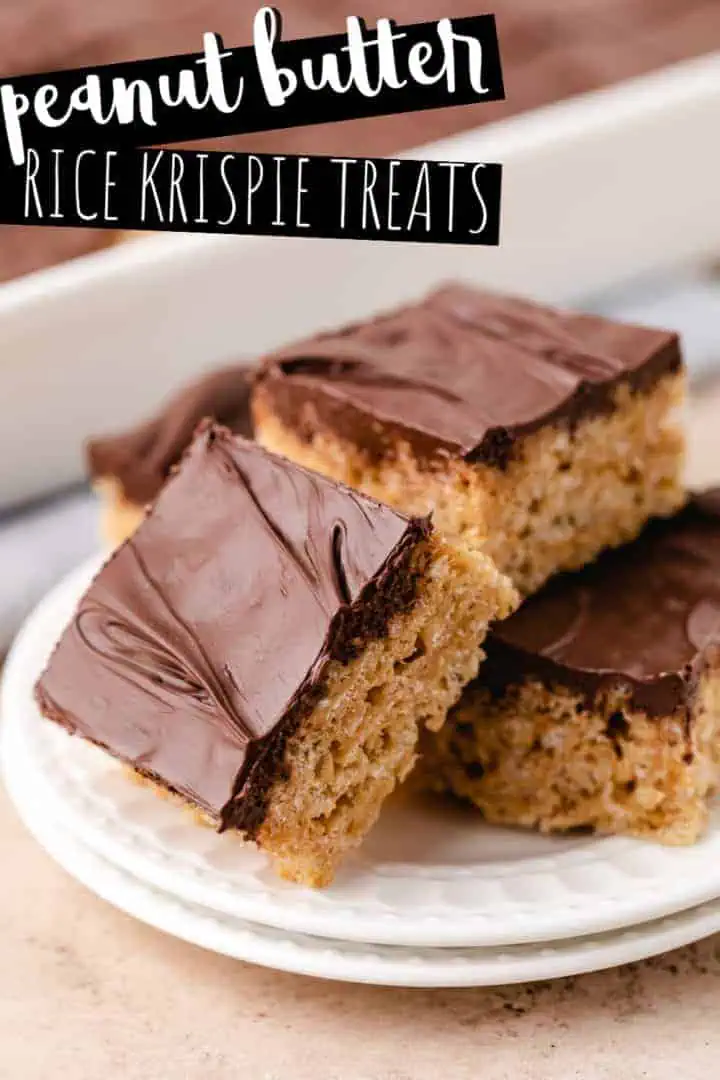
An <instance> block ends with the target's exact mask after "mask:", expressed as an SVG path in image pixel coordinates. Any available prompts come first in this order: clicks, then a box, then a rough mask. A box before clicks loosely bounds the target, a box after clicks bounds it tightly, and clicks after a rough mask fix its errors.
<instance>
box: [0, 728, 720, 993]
mask: <svg viewBox="0 0 720 1080" xmlns="http://www.w3.org/2000/svg"><path fill="white" fill-rule="evenodd" d="M12 743H13V740H12V739H11V740H7V739H4V740H3V766H4V771H5V775H6V782H7V786H8V790H9V792H10V795H11V797H12V798H13V800H14V802H15V805H16V807H17V809H18V811H19V813H20V815H21V817H22V818H23V820H24V821H25V823H26V825H27V826H28V828H29V829H30V830H31V832H32V833H33V834H34V835H35V837H36V838H37V839H38V840H39V842H40V843H41V844H42V846H43V847H44V848H45V850H46V851H47V852H48V853H49V854H50V855H52V857H53V858H54V859H55V860H56V861H57V862H58V863H59V864H60V865H61V866H62V867H64V868H65V870H67V871H68V873H70V874H72V875H73V876H74V877H75V878H77V879H78V881H80V882H82V884H83V885H86V886H87V887H88V888H89V889H91V890H92V891H93V892H95V893H96V894H97V895H98V896H100V897H102V898H103V899H104V900H107V901H108V902H109V903H111V904H114V905H115V907H117V908H119V909H120V910H121V911H125V912H127V914H129V915H133V916H134V917H135V918H137V919H140V920H141V921H142V922H145V923H147V924H148V925H150V926H153V927H155V928H156V929H158V930H162V931H164V932H165V933H168V934H172V935H173V936H174V937H177V938H180V939H181V940H183V941H188V942H191V943H192V944H194V945H200V946H201V947H202V948H206V949H210V950H212V951H213V952H218V953H222V954H223V955H226V956H232V957H235V958H237V959H240V960H246V961H249V962H250V963H253V964H261V965H263V966H264V967H272V968H277V969H278V970H281V971H291V972H294V973H296V974H300V975H314V976H317V977H320V978H326V979H340V980H343V981H346V982H363V983H374V984H376V985H381V986H415V987H440V986H499V985H502V984H507V983H516V982H531V981H533V980H537V979H553V978H559V977H561V976H565V975H580V974H582V973H584V972H588V971H599V970H601V969H602V968H608V967H615V966H617V965H618V964H625V963H630V962H632V961H635V960H643V959H645V958H646V957H648V956H655V955H657V954H658V953H661V952H668V951H669V950H671V949H676V948H679V947H680V946H682V945H687V944H689V943H690V942H692V941H698V940H699V939H700V938H703V937H708V936H709V935H710V934H713V933H715V932H716V931H718V930H720V902H718V901H715V902H714V903H711V904H706V905H703V906H702V907H699V908H695V909H693V910H691V911H688V912H684V913H682V914H679V915H674V916H671V917H669V918H666V919H661V920H658V921H657V922H653V923H650V924H645V925H644V926H640V927H636V928H633V929H631V930H624V931H615V932H613V933H609V934H602V935H598V936H595V937H585V938H580V939H578V940H576V941H566V942H554V943H552V944H546V945H522V946H515V947H514V948H512V947H511V948H505V949H498V948H495V949H493V948H489V949H417V948H416V949H412V948H404V947H393V946H389V945H361V944H354V943H349V942H342V941H330V940H327V939H322V938H315V937H311V936H309V935H304V934H292V933H289V932H283V931H279V930H273V929H271V928H269V927H262V926H256V925H253V924H252V923H247V922H243V921H242V920H240V919H235V918H233V917H232V916H229V915H221V914H219V913H217V912H213V911H208V910H207V909H203V908H202V907H199V906H198V905H194V904H190V903H187V902H185V901H183V900H181V899H179V898H178V897H175V896H171V895H169V894H167V893H165V892H163V891H162V890H161V889H157V888H154V887H153V886H152V885H149V884H147V883H145V882H142V881H140V880H138V879H137V878H135V877H133V876H132V875H131V874H129V873H127V872H126V871H125V870H122V869H120V868H119V867H117V866H115V865H113V864H112V863H110V862H108V861H107V860H106V859H104V858H102V856H100V855H98V854H96V853H95V852H93V851H92V849H90V848H88V847H86V846H85V845H83V844H82V843H81V842H80V841H78V840H77V839H75V838H74V837H73V836H72V835H71V834H70V833H69V832H67V831H64V830H63V829H62V828H60V827H58V825H57V823H56V822H54V820H53V817H52V813H51V810H52V808H51V807H50V806H49V805H47V804H46V803H45V802H44V791H43V790H42V788H41V787H37V788H35V787H33V786H32V783H30V784H28V782H27V781H28V778H27V776H26V775H25V774H24V773H23V772H22V769H20V770H18V769H17V768H16V766H17V761H16V757H15V749H14V747H13V745H12Z"/></svg>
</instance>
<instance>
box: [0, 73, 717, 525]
mask: <svg viewBox="0 0 720 1080" xmlns="http://www.w3.org/2000/svg"><path fill="white" fill-rule="evenodd" d="M719 113H720V55H717V54H715V55H710V56H707V57H704V58H702V59H700V60H695V61H692V62H688V63H685V64H680V65H678V66H677V67H674V68H669V69H666V70H664V71H661V72H658V73H656V74H654V75H650V76H647V77H644V78H641V79H636V80H633V81H631V82H627V83H624V84H621V85H619V86H615V87H612V88H610V89H607V90H603V91H600V92H598V93H594V94H588V95H586V96H584V97H578V98H574V99H572V100H570V101H567V102H561V103H559V104H557V105H553V106H550V107H548V108H544V109H540V110H537V111H535V112H531V113H526V114H523V115H521V116H518V117H515V118H512V119H510V120H507V121H503V122H502V123H499V124H494V125H488V126H487V127H485V128H482V129H479V130H477V131H471V132H468V133H465V134H463V135H460V136H458V137H456V138H453V139H449V140H446V141H444V142H442V143H437V144H434V145H430V146H426V147H423V148H421V149H420V150H419V151H416V152H415V153H416V154H424V155H426V156H428V157H433V158H455V159H459V160H462V159H468V160H481V161H482V160H486V161H493V160H497V161H502V162H504V164H505V166H506V168H505V183H504V206H503V235H502V244H501V247H500V248H499V249H497V250H492V249H484V250H479V249H477V248H460V247H452V246H446V247H423V246H420V245H402V244H373V243H361V242H353V241H324V240H305V239H298V240H289V239H283V238H270V239H263V238H247V239H244V238H229V237H212V236H208V237H200V236H182V235H181V236H170V235H167V236H163V237H158V238H152V239H149V240H138V241H133V242H130V243H126V244H122V245H118V246H117V247H116V248H114V249H111V250H109V251H106V252H103V253H100V254H98V255H93V256H88V257H87V258H84V259H78V260H76V261H75V262H73V263H70V264H66V265H64V266H60V267H57V268H55V269H52V270H48V271H45V272H42V273H39V274H36V275H31V276H29V277H27V278H25V279H24V280H21V281H19V282H16V283H13V284H11V285H7V286H4V287H3V288H2V290H0V408H2V423H0V461H2V463H3V465H2V468H0V506H4V505H8V504H10V503H13V502H17V501H20V500H23V499H27V498H30V497H31V496H33V495H37V494H41V493H44V492H46V491H50V490H53V489H55V488H57V487H58V486H60V485H62V484H65V483H69V482H71V481H74V480H76V479H79V478H80V477H81V475H82V473H83V468H82V460H81V444H82V440H83V439H84V438H85V437H86V436H87V435H89V434H92V433H97V432H104V431H107V430H111V429H113V428H115V427H122V426H124V425H126V424H128V423H130V422H132V421H134V420H136V419H138V418H139V417H140V416H142V415H144V414H146V413H147V412H148V411H149V410H151V409H153V408H154V407H155V406H156V405H157V403H158V401H159V400H160V399H161V398H162V397H164V396H165V395H166V394H167V393H168V392H169V391H170V390H171V389H173V388H174V387H176V386H177V385H179V384H180V383H181V382H183V381H184V380H186V379H187V378H188V377H190V376H192V375H195V374H196V373H198V372H199V371H200V370H202V369H204V368H207V367H210V366H212V365H215V364H218V363H222V362H224V361H227V360H228V359H229V358H237V357H238V356H242V355H246V356H253V355H254V354H257V353H258V352H261V351H263V350H265V349H267V348H268V347H271V346H273V345H275V344H278V343H279V342H281V341H285V340H288V339H291V338H292V337H294V336H295V335H298V334H302V333H306V332H308V331H312V330H315V329H317V328H319V327H322V326H326V325H332V324H336V323H339V322H342V321H344V320H345V319H348V318H354V317H356V316H361V315H365V314H367V313H368V312H370V311H372V310H375V309H378V308H382V307H385V306H388V305H392V304H394V303H395V302H398V301H400V300H402V299H406V298H408V297H411V296H415V295H418V294H420V293H422V292H423V291H424V290H426V289H427V288H429V287H430V286H432V285H433V284H434V283H436V282H437V281H439V280H442V279H446V278H449V277H458V276H459V277H463V278H466V279H469V280H473V281H476V282H478V283H484V284H489V285H491V286H492V287H494V288H498V289H502V288H507V289H511V290H513V289H515V290H519V291H521V292H530V293H533V294H535V295H536V296H538V297H540V298H547V299H554V300H558V299H559V300H566V299H572V298H573V297H578V296H584V295H586V294H588V293H590V292H594V291H597V290H601V289H605V288H606V287H608V286H611V285H612V286H614V285H617V284H618V283H619V282H623V281H627V280H629V279H631V278H635V277H637V276H638V275H640V274H643V273H645V272H647V271H650V270H657V269H660V268H664V267H668V266H672V265H675V264H677V263H679V262H685V261H688V260H694V259H698V258H704V257H706V256H708V255H711V254H714V253H716V252H717V250H718V249H720V214H718V212H717V206H718V204H717V197H718V196H717V192H718V187H719V185H720V161H718V150H717V139H716V138H715V137H714V135H715V134H716V132H717V117H718V114H719ZM9 463H12V464H11V465H9Z"/></svg>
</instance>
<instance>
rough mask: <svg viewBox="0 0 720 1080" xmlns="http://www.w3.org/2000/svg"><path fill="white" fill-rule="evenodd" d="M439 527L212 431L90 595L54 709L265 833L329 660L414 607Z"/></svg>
mask: <svg viewBox="0 0 720 1080" xmlns="http://www.w3.org/2000/svg"><path fill="white" fill-rule="evenodd" d="M429 529H430V525H429V522H428V521H427V520H425V519H413V520H409V519H408V518H406V517H404V516H402V515H401V514H398V513H395V512H394V511H392V510H390V509H388V508H386V507H384V506H381V505H380V504H379V503H376V502H374V501H373V500H371V499H368V498H365V497H364V496H362V495H359V494H357V493H356V492H353V491H350V490H349V489H347V488H344V487H341V486H340V485H337V484H335V483H333V482H332V481H329V480H326V479H324V478H323V477H320V476H316V475H315V474H313V473H309V472H307V471H305V470H304V469H301V468H299V467H297V466H294V465H292V464H291V463H290V462H287V461H285V460H283V459H281V458H278V457H275V456H274V455H271V454H268V453H267V452H266V451H264V450H262V449H261V448H260V447H258V446H256V445H255V444H253V443H249V442H247V441H245V440H243V439H239V438H236V437H234V436H232V435H231V433H230V432H229V431H227V430H225V429H221V428H216V427H212V428H210V427H208V428H206V430H204V431H203V432H201V434H200V435H199V436H198V438H197V440H196V441H195V442H194V444H193V446H192V447H191V449H190V451H189V452H188V455H187V456H186V458H185V459H184V461H183V463H182V465H181V467H180V469H179V470H178V472H177V474H176V475H175V476H173V477H172V478H171V480H170V481H169V482H168V483H167V485H166V486H165V488H164V489H163V491H162V492H161V494H160V496H159V498H158V500H157V502H156V503H155V505H154V507H153V509H152V511H151V512H150V514H149V515H148V517H147V519H146V520H145V522H144V523H143V524H142V525H141V526H140V528H139V529H138V531H137V532H136V533H135V534H134V536H133V537H132V538H131V539H130V540H128V541H127V542H126V543H125V544H124V545H123V546H122V547H121V548H120V549H119V550H118V551H117V552H116V553H115V554H114V555H113V556H112V557H111V559H110V561H109V562H108V563H107V564H106V566H105V567H104V568H103V569H102V570H101V571H100V573H99V575H98V576H97V578H96V579H95V581H94V582H93V584H92V585H91V587H90V589H89V590H88V592H87V593H86V595H85V596H84V597H83V599H82V600H81V602H80V604H79V607H78V610H77V612H76V615H75V617H74V619H73V621H72V623H71V625H70V626H69V627H68V629H67V631H66V632H65V634H64V635H63V637H62V639H61V640H60V643H59V644H58V646H57V649H56V650H55V653H54V654H53V656H52V658H51V660H50V663H49V665H48V668H47V670H46V671H45V673H44V674H43V676H42V677H41V679H40V681H39V683H38V688H37V695H38V700H39V702H40V704H41V707H42V709H43V711H44V712H45V714H46V715H47V716H49V717H50V718H52V719H54V720H56V721H58V722H59V723H61V724H63V725H64V726H65V727H66V728H68V729H69V730H70V731H72V732H78V733H79V734H81V735H83V736H84V737H85V738H88V739H91V740H92V741H93V742H95V743H98V744H99V745H100V746H103V747H104V748H106V749H107V750H109V751H110V753H112V754H113V755H115V756H116V757H118V758H121V759H122V760H124V761H127V762H129V763H131V764H132V765H133V766H134V767H135V768H137V769H139V770H140V771H141V772H143V773H146V774H147V775H149V776H151V777H153V778H155V779H157V780H159V781H160V782H161V783H162V784H164V785H165V786H166V787H167V788H169V789H171V790H173V791H177V792H180V793H181V794H183V795H185V796H186V797H188V798H190V799H191V800H192V801H193V802H194V803H196V804H197V805H199V806H201V807H202V808H203V809H204V810H206V811H207V812H208V813H209V814H210V815H211V816H212V817H213V818H214V819H215V820H216V821H217V822H218V824H219V825H220V827H221V828H223V827H227V826H228V825H235V826H237V827H240V828H243V829H245V830H247V831H249V832H252V831H253V830H255V829H256V828H257V827H258V825H259V824H260V823H261V821H262V818H263V814H264V810H265V800H266V797H267V792H268V788H269V786H270V785H271V783H272V781H273V780H274V779H275V778H276V777H277V776H278V775H279V773H278V770H279V769H280V768H281V757H282V747H283V745H284V741H285V739H286V738H287V736H288V734H289V733H290V732H291V731H292V730H293V729H294V727H295V726H296V725H297V724H298V723H299V722H300V720H301V719H302V717H303V715H305V714H306V712H307V711H308V710H309V709H310V708H312V707H313V705H314V703H315V702H316V700H317V698H318V696H319V694H320V693H321V692H322V686H323V680H324V678H325V673H326V670H327V666H328V663H329V662H330V661H331V660H333V659H335V660H339V661H341V662H346V661H348V660H349V659H351V658H352V657H353V656H355V655H356V654H357V652H358V650H359V649H361V648H362V647H363V645H364V643H365V642H366V641H368V640H369V639H371V638H377V637H381V636H383V635H384V634H385V633H386V631H387V626H388V621H389V619H390V618H391V617H392V615H393V614H394V613H395V612H397V611H399V610H402V609H404V608H406V607H408V606H409V605H411V604H412V603H413V602H414V599H415V590H416V586H417V574H418V572H419V571H418V570H417V569H415V570H413V571H412V572H411V571H410V568H409V566H410V558H411V556H412V555H413V553H414V552H415V551H416V549H417V544H418V542H419V541H421V540H422V539H423V538H425V537H426V536H427V535H428V533H429Z"/></svg>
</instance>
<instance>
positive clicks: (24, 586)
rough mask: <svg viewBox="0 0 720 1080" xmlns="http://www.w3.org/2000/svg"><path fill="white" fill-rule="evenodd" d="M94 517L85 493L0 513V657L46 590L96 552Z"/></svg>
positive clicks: (94, 508)
mask: <svg viewBox="0 0 720 1080" xmlns="http://www.w3.org/2000/svg"><path fill="white" fill-rule="evenodd" d="M97 516H98V515H97V503H96V499H95V498H94V496H92V495H91V494H90V493H89V492H87V491H79V492H77V491H76V492H71V493H69V494H64V495H60V496H58V497H57V498H55V499H52V500H50V501H48V502H44V503H42V504H41V505H39V506H38V505H35V506H31V507H27V508H25V509H21V510H17V511H15V512H11V513H5V514H2V515H0V656H1V655H2V653H3V652H4V651H5V649H7V647H8V645H9V644H10V641H11V640H12V637H13V634H14V633H15V631H16V630H17V628H18V626H19V625H20V623H21V622H22V620H23V619H24V618H25V616H26V615H27V614H28V612H29V611H30V610H31V609H32V608H33V607H34V606H35V604H36V603H37V602H38V600H40V598H41V597H42V596H43V595H44V594H45V593H46V592H47V590H48V589H49V588H51V586H52V585H54V584H55V582H56V581H58V579H59V578H61V577H62V576H63V575H64V574H67V573H68V571H70V570H71V569H72V568H73V567H74V566H76V565H77V564H78V563H79V562H81V561H82V560H83V559H86V558H87V557H88V556H89V555H91V554H92V553H93V552H94V551H98V550H99V549H100V543H99V539H98V528H97Z"/></svg>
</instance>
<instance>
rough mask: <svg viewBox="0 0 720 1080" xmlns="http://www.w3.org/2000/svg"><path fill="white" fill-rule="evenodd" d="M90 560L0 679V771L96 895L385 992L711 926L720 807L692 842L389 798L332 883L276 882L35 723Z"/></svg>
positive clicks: (224, 943)
mask: <svg viewBox="0 0 720 1080" xmlns="http://www.w3.org/2000/svg"><path fill="white" fill-rule="evenodd" d="M96 565H97V564H93V565H92V566H85V567H82V568H81V569H80V570H79V571H77V572H76V573H75V574H73V575H72V576H71V577H70V578H68V579H67V580H66V581H65V582H63V583H62V584H61V585H60V586H59V587H58V588H56V589H55V590H54V591H53V592H52V593H50V594H49V595H48V596H47V598H46V599H45V600H44V601H43V602H42V604H41V605H40V606H39V607H38V609H37V610H36V611H35V613H34V615H33V616H32V617H31V618H30V620H29V621H28V622H27V624H26V626H25V628H24V630H23V631H22V633H21V634H20V637H19V638H18V640H17V643H16V645H15V647H14V649H13V651H12V653H11V655H10V657H9V658H8V662H7V667H6V673H5V678H4V685H3V697H2V713H3V745H2V749H3V764H4V771H5V780H6V783H7V787H8V790H9V792H10V795H11V797H12V799H13V800H14V802H15V805H16V807H17V809H18V812H19V813H20V815H21V817H22V818H23V819H24V821H25V823H26V824H27V826H28V828H29V829H30V830H31V831H32V832H33V833H34V835H35V836H36V838H37V839H38V840H39V841H40V843H41V844H42V845H43V846H44V847H45V848H46V849H47V851H48V852H49V853H50V854H51V855H52V856H53V857H54V858H55V859H56V860H57V861H58V862H59V863H60V864H61V865H62V866H64V867H65V869H66V870H67V871H69V873H71V874H73V875H74V876H75V877H76V878H78V879H79V880H80V881H82V882H83V883H84V884H85V885H86V886H87V887H88V888H90V889H92V890H93V891H94V892H96V893H97V894H98V895H99V896H101V897H103V898H104V899H105V900H107V901H109V902H110V903H113V904H115V905H116V906H117V907H119V908H121V909H122V910H124V911H126V912H128V913H130V914H132V915H134V916H135V917H137V918H138V919H142V920H143V921H145V922H147V923H149V924H151V925H152V926H155V927H157V928H158V929H160V930H164V931H166V932H167V933H170V934H174V935H175V936H177V937H179V938H182V939H184V940H186V941H191V942H194V943H195V944H198V945H201V946H204V947H205V948H208V949H213V950H215V951H217V952H221V953H225V954H227V955H229V956H235V957H238V958H240V959H243V960H247V961H250V962H252V963H257V964H264V965H267V966H269V967H275V968H279V969H282V970H285V971H293V972H300V973H303V974H306V975H317V976H322V977H325V978H332V979H345V980H351V981H357V982H369V983H378V984H385V985H397V986H473V985H475V986H479V985H493V984H501V983H509V982H521V981H529V980H533V979H547V978H553V977H556V976H560V975H569V974H577V973H580V972H584V971H591V970H596V969H599V968H603V967H611V966H614V965H616V964H622V963H626V962H629V961H632V960H638V959H641V958H643V957H646V956H650V955H653V954H656V953H659V952H664V951H666V950H668V949H673V948H676V947H678V946H680V945H684V944H687V943H688V942H691V941H695V940H697V939H699V938H701V937H704V936H707V935H709V934H712V933H714V932H715V931H718V930H720V900H718V897H720V809H718V810H716V811H715V813H714V815H713V820H712V823H711V827H710V829H709V831H708V833H707V835H706V836H705V838H704V839H703V840H702V841H701V842H700V843H699V844H697V845H695V846H694V847H689V848H667V847H662V846H660V845H655V844H650V843H642V842H640V841H635V840H631V839H626V838H619V837H615V838H604V839H603V838H596V837H591V836H576V837H564V838H554V839H550V838H547V837H541V836H537V835H533V834H529V833H522V832H515V831H512V830H507V829H496V828H492V827H490V826H488V825H485V824H484V823H482V822H481V821H480V820H479V819H478V817H477V816H476V815H474V814H473V813H472V812H471V811H469V810H464V809H461V808H459V807H451V806H449V805H446V804H444V803H440V802H430V801H421V800H420V799H419V798H417V797H411V796H404V797H403V796H401V797H398V798H397V799H396V801H395V802H394V803H393V804H391V805H389V806H388V807H387V808H386V810H385V812H384V814H383V816H382V820H381V822H380V824H379V825H378V827H377V828H376V829H375V831H374V832H373V833H372V834H371V836H370V837H369V838H368V840H367V841H366V843H365V845H364V846H363V848H362V849H361V851H360V852H359V853H358V855H357V856H356V857H355V858H354V859H352V860H350V861H349V862H348V864H347V865H346V866H345V867H344V868H343V870H342V871H341V873H340V874H339V876H338V878H337V880H336V882H335V883H334V884H333V885H332V886H331V888H329V889H325V890H322V891H313V890H309V889H304V888H301V887H298V886H294V885H290V884H287V883H283V882H281V881H278V880H277V879H276V878H275V877H274V875H273V874H272V872H271V870H270V868H269V866H268V864H267V861H266V859H265V858H264V856H263V855H262V854H261V853H260V852H258V851H257V850H256V849H255V848H254V847H253V846H251V845H247V844H243V843H242V842H240V841H239V840H238V839H237V838H236V837H233V836H231V835H228V834H225V835H222V836H219V835H217V834H216V833H214V832H213V831H212V830H210V829H207V828H202V827H200V826H198V825H196V824H195V823H194V821H193V819H192V817H191V815H189V814H187V813H184V812H183V811H182V810H181V809H180V808H179V807H178V806H177V805H176V804H175V803H174V802H172V801H170V800H164V799H161V798H158V796H157V794H155V793H154V792H153V791H151V790H150V789H149V788H147V787H145V786H142V785H140V784H134V783H133V782H132V781H131V780H129V778H128V776H127V774H126V772H124V771H123V770H122V769H121V768H120V767H119V766H118V765H116V764H115V763H114V762H112V761H111V760H109V759H108V758H107V757H106V756H105V755H103V754H101V753H100V752H99V751H97V750H96V749H94V748H93V747H90V746H88V745H87V744H85V743H83V742H82V741H81V740H80V739H73V738H70V737H68V736H67V735H66V734H65V733H64V732H63V731H62V730H60V729H59V728H56V727H55V726H54V725H52V724H49V723H47V722H46V721H44V720H43V719H42V718H41V717H40V715H39V713H38V710H37V708H36V706H35V704H34V701H33V692H32V691H33V684H34V681H35V679H36V678H37V676H38V674H39V673H40V671H41V669H42V667H43V664H44V662H45V660H46V658H47V656H48V653H49V651H50V649H51V648H52V646H53V644H54V642H55V641H56V639H57V637H58V636H59V634H60V632H61V631H62V629H63V627H64V626H65V624H66V623H67V622H68V620H69V618H70V616H71V613H72V611H73V608H74V606H75V603H76V602H77V599H78V598H79V596H80V594H81V592H82V591H83V589H84V588H85V586H86V585H87V583H88V581H89V579H90V576H91V574H92V573H93V571H94V569H96Z"/></svg>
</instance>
